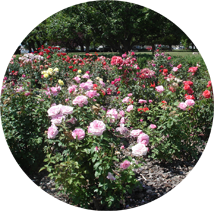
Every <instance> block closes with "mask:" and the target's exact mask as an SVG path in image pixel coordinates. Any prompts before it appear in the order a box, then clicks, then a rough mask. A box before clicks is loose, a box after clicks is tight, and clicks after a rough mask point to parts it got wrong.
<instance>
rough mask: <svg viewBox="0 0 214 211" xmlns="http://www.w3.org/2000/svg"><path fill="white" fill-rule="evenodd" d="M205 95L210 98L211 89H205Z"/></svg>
mask: <svg viewBox="0 0 214 211" xmlns="http://www.w3.org/2000/svg"><path fill="white" fill-rule="evenodd" d="M203 96H204V97H205V98H207V99H209V98H210V96H211V94H210V91H209V90H205V91H204V92H203Z"/></svg>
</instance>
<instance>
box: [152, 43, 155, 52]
mask: <svg viewBox="0 0 214 211" xmlns="http://www.w3.org/2000/svg"><path fill="white" fill-rule="evenodd" d="M154 53H155V44H154V43H152V55H154Z"/></svg>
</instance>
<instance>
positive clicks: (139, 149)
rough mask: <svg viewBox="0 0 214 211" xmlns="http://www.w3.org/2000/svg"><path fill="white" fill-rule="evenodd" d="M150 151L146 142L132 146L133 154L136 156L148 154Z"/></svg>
mask: <svg viewBox="0 0 214 211" xmlns="http://www.w3.org/2000/svg"><path fill="white" fill-rule="evenodd" d="M147 152H148V147H146V146H145V145H144V144H141V143H138V144H137V145H135V146H133V147H132V154H133V155H134V156H136V157H139V156H142V155H146V154H147Z"/></svg>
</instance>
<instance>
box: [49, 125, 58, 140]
mask: <svg viewBox="0 0 214 211" xmlns="http://www.w3.org/2000/svg"><path fill="white" fill-rule="evenodd" d="M58 132H59V131H58V128H57V127H56V126H55V125H52V126H51V127H49V128H48V139H54V138H55V137H56V135H57V134H58Z"/></svg>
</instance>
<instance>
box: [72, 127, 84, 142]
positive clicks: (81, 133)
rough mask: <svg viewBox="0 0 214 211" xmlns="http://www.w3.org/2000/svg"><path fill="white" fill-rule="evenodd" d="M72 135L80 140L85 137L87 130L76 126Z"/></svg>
mask: <svg viewBox="0 0 214 211" xmlns="http://www.w3.org/2000/svg"><path fill="white" fill-rule="evenodd" d="M72 136H73V137H74V139H76V138H77V139H78V140H79V141H80V140H82V139H84V137H85V131H84V130H83V129H81V128H76V129H75V130H73V131H72Z"/></svg>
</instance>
